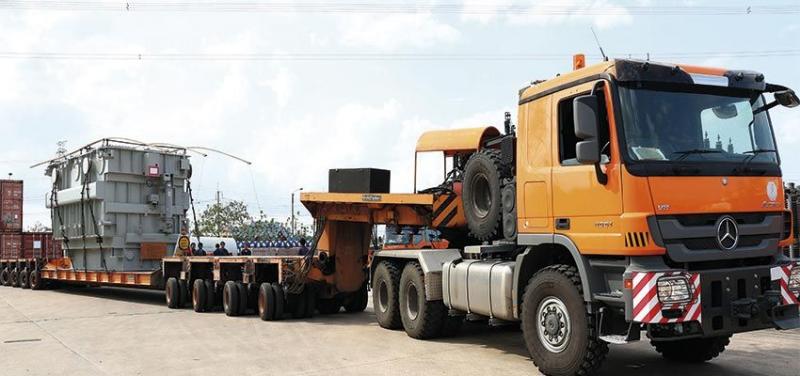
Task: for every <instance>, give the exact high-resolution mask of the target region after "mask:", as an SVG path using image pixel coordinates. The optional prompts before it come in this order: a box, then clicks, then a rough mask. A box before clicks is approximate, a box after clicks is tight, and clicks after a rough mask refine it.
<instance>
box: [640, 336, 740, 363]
mask: <svg viewBox="0 0 800 376" xmlns="http://www.w3.org/2000/svg"><path fill="white" fill-rule="evenodd" d="M730 343H731V336H721V337H711V338H692V339H684V340H679V341H668V342H652V341H651V342H650V344H652V345H653V346H654V347H655V348H656V351H658V352H659V353H660V354H661V355H662V356H663V357H664V358H666V359H669V360H674V361H679V362H688V363H703V362H707V361H709V360H711V359H714V358H716V357H718V356H719V354H721V353H722V352H723V351H725V347H726V346H728V345H729V344H730Z"/></svg>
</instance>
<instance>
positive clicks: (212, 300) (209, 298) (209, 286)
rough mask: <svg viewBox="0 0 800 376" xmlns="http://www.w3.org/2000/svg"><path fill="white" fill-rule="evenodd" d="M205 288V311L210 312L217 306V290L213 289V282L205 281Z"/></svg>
mask: <svg viewBox="0 0 800 376" xmlns="http://www.w3.org/2000/svg"><path fill="white" fill-rule="evenodd" d="M203 284H204V285H205V286H206V311H207V312H211V311H213V310H214V307H216V306H217V305H218V304H217V295H218V294H217V288H216V287H214V281H212V280H210V279H206V280H204V281H203Z"/></svg>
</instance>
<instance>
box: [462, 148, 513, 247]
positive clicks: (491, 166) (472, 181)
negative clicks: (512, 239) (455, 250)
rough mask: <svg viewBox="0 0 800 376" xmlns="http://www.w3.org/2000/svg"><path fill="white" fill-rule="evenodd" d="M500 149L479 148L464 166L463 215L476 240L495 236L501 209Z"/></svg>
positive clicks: (500, 217) (498, 227)
mask: <svg viewBox="0 0 800 376" xmlns="http://www.w3.org/2000/svg"><path fill="white" fill-rule="evenodd" d="M500 169H501V167H500V152H499V151H498V150H481V151H478V152H477V153H474V154H472V156H471V157H470V158H469V160H467V164H466V167H465V169H464V188H463V201H464V217H466V219H467V228H469V232H470V235H472V236H473V237H475V238H476V239H478V240H492V239H494V238H496V237H497V235H498V233H499V229H500V221H501V220H502V218H503V215H502V212H501V207H502V204H501V194H500V183H501V174H500Z"/></svg>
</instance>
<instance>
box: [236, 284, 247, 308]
mask: <svg viewBox="0 0 800 376" xmlns="http://www.w3.org/2000/svg"><path fill="white" fill-rule="evenodd" d="M236 288H237V289H238V290H239V310H238V311H237V314H238V315H245V314H247V295H248V293H247V286H245V285H244V284H243V283H241V282H236Z"/></svg>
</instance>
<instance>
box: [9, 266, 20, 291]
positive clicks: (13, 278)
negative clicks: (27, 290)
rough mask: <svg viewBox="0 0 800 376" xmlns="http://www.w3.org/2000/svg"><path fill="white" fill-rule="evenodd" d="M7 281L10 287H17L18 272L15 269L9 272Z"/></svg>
mask: <svg viewBox="0 0 800 376" xmlns="http://www.w3.org/2000/svg"><path fill="white" fill-rule="evenodd" d="M9 280H10V281H11V285H10V286H11V287H19V272H18V271H17V268H14V269H12V270H11V274H10V276H9Z"/></svg>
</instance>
